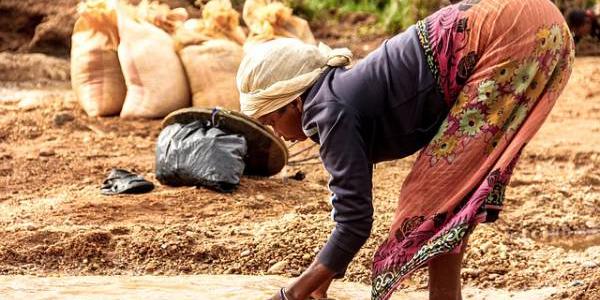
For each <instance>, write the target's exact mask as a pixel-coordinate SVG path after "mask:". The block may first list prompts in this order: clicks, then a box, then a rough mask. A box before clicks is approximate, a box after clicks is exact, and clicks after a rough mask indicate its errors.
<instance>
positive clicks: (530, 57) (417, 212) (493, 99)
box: [372, 0, 574, 299]
mask: <svg viewBox="0 0 600 300" xmlns="http://www.w3.org/2000/svg"><path fill="white" fill-rule="evenodd" d="M417 29H418V31H419V38H420V41H421V44H422V46H423V50H424V52H425V54H426V55H427V58H428V64H429V67H430V69H431V71H432V73H433V74H434V76H435V78H436V80H437V81H438V85H439V89H440V91H442V93H443V94H444V99H445V100H446V102H447V103H448V104H449V105H450V107H451V109H450V112H449V113H448V116H447V117H446V119H445V121H444V122H443V124H442V125H441V127H440V129H439V131H438V133H437V135H436V136H435V137H434V138H433V140H432V141H431V142H430V143H429V145H428V146H427V147H426V148H425V149H423V150H422V151H421V153H420V154H419V157H418V158H417V161H416V162H415V165H414V166H413V169H412V171H411V173H410V174H409V175H408V177H407V178H406V180H405V182H404V184H403V186H402V190H401V192H400V199H399V201H398V207H397V209H396V215H395V217H394V221H393V224H392V226H391V229H390V234H389V237H388V238H387V240H386V241H385V242H384V243H383V244H382V245H381V246H380V248H379V249H378V251H377V252H376V253H375V256H374V259H373V280H372V282H373V287H372V299H388V298H389V297H390V296H391V294H392V293H393V291H394V290H395V289H396V287H397V286H398V285H399V284H400V281H401V280H402V279H403V278H405V277H406V276H408V275H410V274H411V273H412V272H413V271H414V270H416V269H418V268H419V267H422V266H424V265H426V264H427V262H428V261H429V260H430V259H431V258H433V257H435V256H437V255H440V254H444V253H449V252H458V251H459V249H460V246H461V244H462V242H463V240H464V237H466V236H467V235H468V233H469V232H470V231H471V230H473V229H474V228H475V226H476V225H477V224H478V223H480V222H492V221H495V220H496V219H497V218H498V214H499V212H500V210H501V209H502V205H503V200H504V191H505V189H506V186H507V185H508V182H509V180H510V176H511V174H512V170H513V168H514V166H515V164H516V163H517V161H518V157H519V154H520V152H521V150H522V149H523V147H524V146H525V144H526V143H527V142H528V141H529V140H530V139H531V138H532V137H533V135H534V134H535V133H536V132H537V131H538V129H539V128H540V127H541V125H542V124H543V122H544V120H545V119H546V117H547V116H548V114H549V113H550V111H551V109H552V107H553V105H554V103H555V101H556V99H557V98H558V96H559V95H560V93H561V92H562V90H563V88H564V86H565V85H566V82H567V80H568V78H569V76H570V74H571V67H572V63H573V59H574V53H573V48H574V46H573V39H572V37H571V35H570V33H569V30H568V27H567V25H566V24H565V21H564V18H563V17H562V15H561V14H560V12H559V11H558V9H557V8H556V7H555V6H554V5H553V4H552V3H551V2H550V1H547V0H482V1H478V0H465V1H463V2H461V3H459V4H455V5H452V6H448V7H446V8H444V9H442V10H440V11H438V12H437V13H435V14H434V15H432V16H430V17H429V18H427V19H425V20H422V21H420V22H418V24H417Z"/></svg>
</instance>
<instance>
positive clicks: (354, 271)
mask: <svg viewBox="0 0 600 300" xmlns="http://www.w3.org/2000/svg"><path fill="white" fill-rule="evenodd" d="M331 38H332V39H333V40H339V39H340V37H338V36H333V37H331ZM342 38H343V37H342ZM371 44H376V42H371ZM371 44H365V45H361V46H360V48H359V49H354V50H358V52H360V51H363V52H368V51H370V50H372V45H371ZM354 45H357V44H354ZM355 47H356V46H355ZM5 55H8V54H5ZM2 59H4V60H7V61H14V60H18V59H19V57H9V56H2V57H0V60H2ZM24 59H25V60H26V61H28V62H29V65H30V67H28V68H31V70H32V71H31V72H40V68H35V67H31V66H35V65H36V64H37V63H36V61H37V59H38V58H37V57H34V58H31V57H26V58H24ZM42 60H43V59H42ZM52 63H54V64H55V65H53V66H56V67H47V68H46V69H47V70H48V71H47V72H48V74H50V75H48V76H47V77H48V79H47V80H44V81H43V82H39V81H38V82H20V83H15V82H12V83H8V82H3V83H2V84H1V85H0V274H11V275H13V274H26V275H44V276H45V275H52V276H53V275H114V274H123V275H142V274H154V275H176V274H254V275H256V274H266V273H269V272H268V270H269V269H270V268H271V267H272V266H273V265H274V264H276V263H278V266H280V267H282V268H281V272H277V273H280V274H281V275H286V276H295V275H298V274H299V273H300V272H301V271H302V270H303V269H304V268H305V267H306V266H308V264H309V263H310V262H311V261H312V260H313V258H314V255H315V253H316V252H317V251H318V249H319V248H320V247H321V246H322V245H323V244H324V242H325V240H326V239H327V236H328V235H329V233H330V232H331V230H332V228H333V225H334V224H333V223H332V222H331V221H330V219H329V211H330V206H329V204H328V197H329V195H328V194H329V192H328V189H327V186H326V185H327V179H328V176H327V174H326V173H325V172H324V170H323V169H322V167H321V166H320V165H319V164H318V161H309V162H307V163H305V164H301V165H297V166H291V167H288V168H287V169H286V170H285V171H284V172H283V173H282V174H281V175H279V176H276V177H273V178H268V179H258V178H244V179H243V180H242V183H241V185H240V187H239V189H238V190H237V191H236V192H235V193H233V194H218V193H215V192H212V191H209V190H206V189H202V188H199V189H198V188H170V187H166V186H161V185H158V182H157V181H156V180H155V178H154V147H155V141H156V138H157V137H158V134H159V132H160V126H159V123H160V121H159V120H150V121H149V120H122V119H119V118H104V119H97V118H89V117H87V116H86V115H85V113H84V112H83V111H82V109H81V108H80V106H79V105H78V103H77V102H76V99H75V98H74V95H73V93H72V92H70V90H69V84H68V82H67V81H65V79H66V77H65V76H66V75H64V76H63V73H64V72H63V71H61V70H63V69H65V65H64V64H61V63H60V61H53V62H52ZM67 66H68V65H67ZM41 69H44V68H41ZM44 70H45V69H44ZM43 72H46V71H43ZM22 75H23V76H25V77H23V78H22V79H20V80H28V79H29V78H28V76H27V74H22ZM36 76H37V75H36ZM36 76H32V77H36ZM599 120H600V58H578V59H577V61H576V66H575V70H574V73H573V76H572V78H571V81H570V83H569V85H568V87H567V90H566V91H565V92H564V94H563V96H562V97H561V99H560V100H559V102H558V104H557V106H556V108H555V110H554V111H553V113H552V115H551V116H550V118H549V119H548V121H547V123H546V124H545V125H544V127H543V128H542V130H541V131H540V133H539V134H538V135H537V137H536V138H535V139H534V140H533V141H532V142H531V143H530V145H529V146H528V147H527V148H526V150H525V153H524V155H523V156H522V159H521V161H520V163H519V164H518V165H517V169H516V172H515V175H514V176H513V180H512V182H511V185H510V188H509V189H508V190H507V194H506V197H507V200H506V207H505V210H504V212H503V213H502V214H501V218H500V220H499V221H497V222H496V223H494V224H492V225H482V226H479V227H478V228H477V229H476V230H475V232H474V234H473V235H472V237H471V241H470V246H469V248H468V251H467V256H466V257H467V258H466V261H465V266H464V269H463V279H464V281H465V283H466V284H467V285H470V286H474V287H477V288H498V289H505V290H523V289H534V288H542V287H559V288H560V292H558V293H556V294H555V295H554V296H553V297H554V298H556V299H561V298H569V299H600V219H599V217H598V216H599V215H600V147H599V146H598V145H600V122H599ZM308 145H309V144H308V143H305V144H302V145H296V146H294V147H292V148H291V149H290V152H291V153H295V152H297V151H298V150H300V149H303V148H304V147H305V146H308ZM312 154H314V153H304V154H302V155H300V156H298V157H295V158H294V159H299V158H302V157H306V156H310V155H312ZM412 161H413V159H412V158H408V159H405V160H400V161H395V162H389V163H384V164H380V165H378V167H377V169H376V171H375V175H374V183H375V184H374V186H375V190H374V196H375V197H374V198H375V208H376V216H375V227H374V230H373V234H372V236H371V238H370V240H369V241H368V243H367V244H366V246H365V247H364V248H363V249H362V250H361V252H360V253H359V255H358V256H357V258H356V259H355V261H354V262H353V263H352V265H351V266H350V269H349V272H348V274H347V277H346V280H350V281H359V282H363V283H368V282H369V278H370V271H369V269H370V259H371V257H372V255H373V252H374V251H375V249H376V247H377V246H378V245H379V243H380V242H381V241H382V240H383V239H384V238H385V236H386V232H387V229H388V226H389V224H390V220H391V218H392V216H393V211H394V208H395V202H396V199H397V196H398V192H399V189H400V185H401V183H402V180H403V178H404V177H405V176H406V175H407V173H408V172H409V170H410V167H411V164H412ZM114 167H119V168H125V169H129V170H133V171H136V172H139V173H140V174H142V175H144V176H145V177H146V178H147V179H149V180H151V181H153V182H154V183H156V184H157V188H156V189H155V190H154V191H152V192H151V193H149V194H144V195H135V196H113V197H106V196H102V195H100V193H99V186H100V184H101V183H102V181H103V179H104V178H105V176H106V174H107V173H108V171H109V170H110V169H111V168H114ZM298 171H302V172H304V173H305V174H306V179H304V180H302V181H297V180H291V179H287V176H288V175H293V174H295V173H296V172H298ZM426 282H427V278H426V275H425V273H424V272H418V273H417V274H416V275H415V276H413V278H412V279H411V280H408V281H406V282H405V283H404V287H405V288H406V289H408V290H422V289H424V288H426Z"/></svg>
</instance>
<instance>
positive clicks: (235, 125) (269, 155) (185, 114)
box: [162, 107, 288, 176]
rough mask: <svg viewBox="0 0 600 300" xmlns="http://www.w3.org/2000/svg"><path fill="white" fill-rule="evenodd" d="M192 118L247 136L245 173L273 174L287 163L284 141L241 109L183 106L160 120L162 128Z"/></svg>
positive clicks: (254, 174) (192, 120)
mask: <svg viewBox="0 0 600 300" xmlns="http://www.w3.org/2000/svg"><path fill="white" fill-rule="evenodd" d="M194 121H201V122H209V123H211V124H213V126H216V127H218V128H221V129H222V130H223V131H225V132H227V133H232V134H241V135H243V136H244V137H245V138H246V142H247V143H248V153H247V155H246V157H245V158H244V163H245V164H246V167H245V168H244V174H245V175H250V176H272V175H275V174H277V173H279V172H280V171H281V170H282V169H283V167H284V166H285V165H286V164H287V160H288V150H287V147H286V146H285V144H284V143H283V141H282V140H281V139H280V138H278V137H277V136H276V135H275V134H274V133H273V131H272V130H271V129H269V128H268V127H266V126H264V125H262V124H261V123H259V122H258V121H256V120H255V119H252V118H250V117H248V116H246V115H244V114H242V113H240V112H236V111H229V110H225V109H216V108H215V109H210V108H199V107H189V108H183V109H180V110H177V111H174V112H172V113H170V114H169V115H167V116H166V117H165V118H164V119H163V121H162V127H163V128H165V127H167V126H169V125H171V124H173V123H179V124H188V123H191V122H194Z"/></svg>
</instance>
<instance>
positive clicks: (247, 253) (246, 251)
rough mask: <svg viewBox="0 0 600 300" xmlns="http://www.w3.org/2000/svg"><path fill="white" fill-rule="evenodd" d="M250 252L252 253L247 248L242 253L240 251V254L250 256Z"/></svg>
mask: <svg viewBox="0 0 600 300" xmlns="http://www.w3.org/2000/svg"><path fill="white" fill-rule="evenodd" d="M250 254H251V252H250V250H245V251H243V252H242V253H240V256H241V257H246V256H249V255H250Z"/></svg>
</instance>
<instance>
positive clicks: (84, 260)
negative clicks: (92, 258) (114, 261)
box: [81, 258, 89, 264]
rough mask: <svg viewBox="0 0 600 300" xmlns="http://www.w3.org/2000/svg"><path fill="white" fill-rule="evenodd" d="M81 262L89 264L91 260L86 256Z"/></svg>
mask: <svg viewBox="0 0 600 300" xmlns="http://www.w3.org/2000/svg"><path fill="white" fill-rule="evenodd" d="M81 262H82V263H84V264H87V263H88V262H89V260H88V259H87V258H84V259H83V260H82V261H81Z"/></svg>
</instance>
